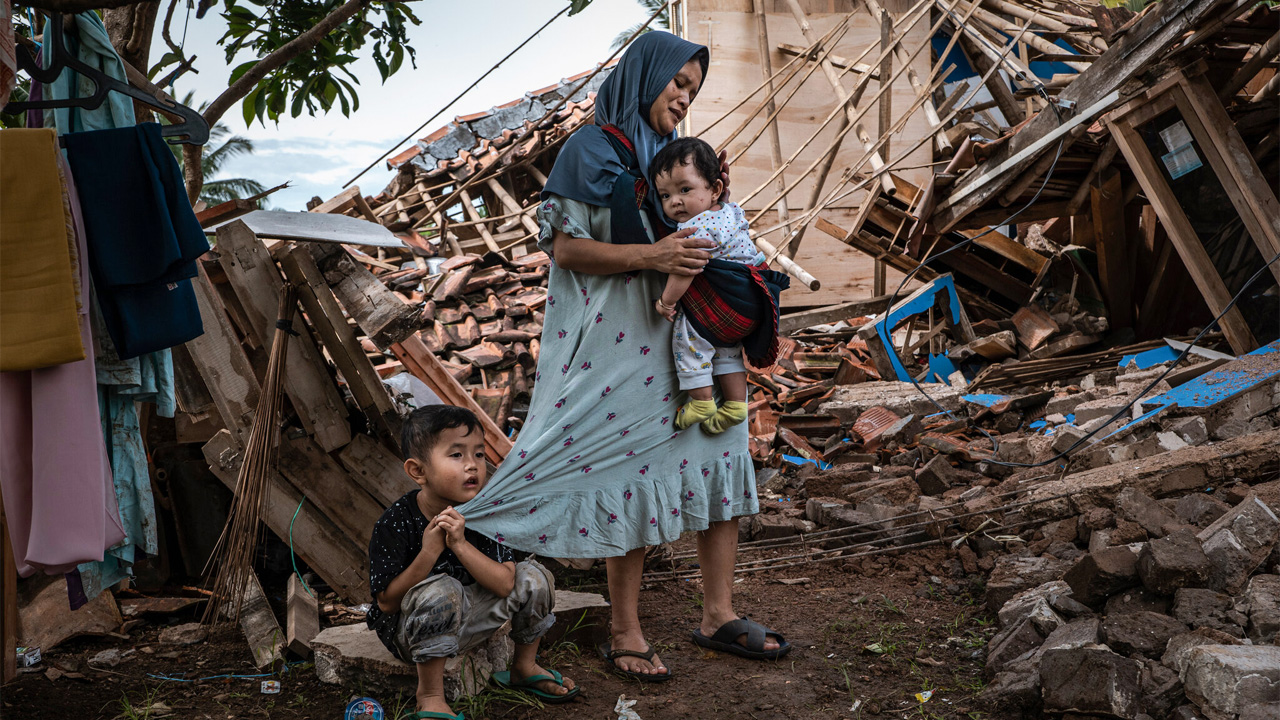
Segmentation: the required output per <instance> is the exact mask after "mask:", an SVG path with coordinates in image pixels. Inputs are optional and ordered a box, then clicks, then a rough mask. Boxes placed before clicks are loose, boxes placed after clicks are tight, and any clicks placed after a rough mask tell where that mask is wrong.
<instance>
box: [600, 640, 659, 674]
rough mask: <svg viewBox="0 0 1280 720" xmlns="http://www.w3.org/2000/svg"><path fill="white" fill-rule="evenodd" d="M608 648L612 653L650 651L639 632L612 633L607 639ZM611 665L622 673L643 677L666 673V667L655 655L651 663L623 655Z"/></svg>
mask: <svg viewBox="0 0 1280 720" xmlns="http://www.w3.org/2000/svg"><path fill="white" fill-rule="evenodd" d="M609 647H610V649H612V650H614V651H618V650H630V651H632V652H639V653H642V652H646V651H648V650H650V647H649V643H648V642H646V641H645V639H644V633H642V632H640V631H639V630H636V631H635V632H621V633H614V634H613V635H612V636H610V637H609ZM613 664H614V666H615V667H617V668H618V669H619V670H622V671H623V672H632V673H641V674H643V675H665V674H667V672H668V670H667V666H666V665H663V664H662V660H661V659H659V658H658V656H657V655H654V656H653V661H652V662H650V661H648V660H645V659H644V658H641V657H636V656H634V655H625V656H623V657H620V658H617V659H615V660H614V661H613Z"/></svg>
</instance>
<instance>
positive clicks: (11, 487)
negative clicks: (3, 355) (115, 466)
mask: <svg viewBox="0 0 1280 720" xmlns="http://www.w3.org/2000/svg"><path fill="white" fill-rule="evenodd" d="M55 155H56V156H57V161H58V165H59V171H60V173H61V175H62V183H63V192H64V195H63V201H64V202H66V203H67V204H69V206H70V210H71V218H72V225H73V228H72V233H73V234H74V236H75V247H76V249H77V252H76V256H77V257H75V258H73V261H74V262H75V265H76V267H74V268H73V270H74V272H76V273H78V275H77V278H78V281H79V291H80V297H79V305H80V307H79V313H80V337H81V340H82V341H83V343H84V347H86V348H91V347H93V337H92V334H91V332H90V329H89V292H90V288H89V262H88V254H87V250H86V247H85V236H84V223H83V221H82V219H81V217H80V200H79V198H78V197H77V195H76V189H75V183H74V182H72V180H71V169H70V168H69V167H68V166H67V164H66V161H65V160H63V158H62V154H61V153H55ZM0 493H3V497H4V510H5V516H6V519H7V521H8V524H9V539H10V541H11V542H12V543H13V555H14V559H15V560H16V561H17V565H18V574H19V575H21V576H22V577H27V576H29V575H31V574H33V573H34V572H35V571H36V570H41V571H43V572H44V573H46V574H48V575H60V574H62V573H66V572H69V571H71V570H73V569H75V567H76V566H77V565H79V564H80V563H85V562H96V561H100V560H102V557H103V553H104V551H105V550H106V549H107V548H109V547H111V546H113V545H115V544H116V543H118V542H120V541H121V540H123V539H124V535H125V533H124V528H123V527H121V525H120V511H119V508H118V506H117V505H116V494H115V486H114V484H113V483H112V478H111V463H110V460H109V459H108V457H107V450H106V446H105V444H104V442H103V439H102V424H101V420H100V418H99V414H98V380H97V375H96V372H95V369H94V362H93V353H89V354H88V357H87V358H86V359H84V360H81V361H79V362H73V363H67V364H65V365H58V366H56V367H50V368H42V369H39V370H28V371H23V372H6V373H0Z"/></svg>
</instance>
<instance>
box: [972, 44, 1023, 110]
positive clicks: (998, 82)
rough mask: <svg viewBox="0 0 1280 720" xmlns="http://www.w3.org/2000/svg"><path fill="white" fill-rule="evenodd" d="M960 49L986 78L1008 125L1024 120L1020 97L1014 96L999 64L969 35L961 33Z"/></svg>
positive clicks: (986, 83) (992, 97)
mask: <svg viewBox="0 0 1280 720" xmlns="http://www.w3.org/2000/svg"><path fill="white" fill-rule="evenodd" d="M960 50H961V52H963V53H964V55H965V57H966V58H968V59H969V64H970V65H972V66H973V69H974V70H976V71H977V72H978V74H979V75H981V76H982V77H984V78H986V79H985V80H984V82H983V84H984V85H985V86H986V88H987V92H989V93H991V99H992V101H993V102H995V104H996V108H997V109H999V110H1000V115H1001V116H1002V117H1003V118H1004V121H1005V123H1006V124H1007V125H1017V124H1018V123H1019V122H1021V121H1022V119H1023V116H1022V106H1021V105H1019V104H1018V99H1017V98H1015V97H1014V96H1013V90H1011V89H1010V88H1009V83H1008V81H1007V80H1005V79H1004V75H1002V74H1000V70H999V64H998V63H996V62H994V61H993V60H992V59H991V58H989V57H987V56H986V54H985V53H983V52H981V50H980V49H979V47H978V45H977V43H975V42H974V41H973V40H972V39H970V38H969V36H968V35H963V34H962V35H961V37H960Z"/></svg>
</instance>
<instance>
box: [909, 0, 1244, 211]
mask: <svg viewBox="0 0 1280 720" xmlns="http://www.w3.org/2000/svg"><path fill="white" fill-rule="evenodd" d="M1218 4H1219V0H1162V2H1160V3H1159V4H1157V5H1155V6H1154V7H1152V8H1150V9H1149V10H1148V12H1146V13H1145V14H1144V15H1143V17H1142V19H1141V20H1139V21H1138V22H1137V23H1136V24H1135V25H1134V26H1133V27H1132V28H1130V30H1129V32H1127V33H1125V35H1124V36H1123V37H1121V38H1120V39H1119V40H1118V41H1117V42H1116V43H1115V44H1113V45H1112V46H1111V48H1110V50H1109V51H1108V52H1106V53H1105V54H1103V56H1102V57H1100V58H1098V60H1097V61H1096V62H1094V63H1093V64H1091V65H1090V66H1089V69H1088V70H1085V71H1084V72H1083V73H1081V74H1080V75H1079V77H1077V78H1076V79H1075V81H1073V82H1072V83H1071V84H1070V85H1069V86H1067V87H1066V88H1064V89H1063V90H1062V92H1061V93H1059V94H1058V100H1059V102H1062V101H1069V102H1073V103H1075V106H1076V108H1077V111H1078V112H1081V113H1083V112H1085V111H1086V110H1087V109H1089V108H1092V107H1093V106H1095V105H1097V104H1098V103H1099V102H1100V101H1103V100H1104V99H1106V98H1108V97H1109V96H1111V95H1112V94H1113V93H1115V92H1116V91H1117V90H1118V89H1119V88H1120V87H1121V86H1122V85H1124V84H1125V83H1126V82H1128V81H1129V80H1130V79H1131V78H1133V77H1134V76H1135V75H1137V74H1138V73H1140V72H1144V71H1146V70H1148V69H1150V68H1151V67H1152V65H1153V64H1154V62H1155V61H1156V60H1157V58H1159V57H1160V56H1161V55H1162V54H1163V53H1164V52H1165V50H1166V49H1167V48H1168V47H1169V46H1170V45H1172V44H1173V43H1174V42H1175V41H1176V40H1178V39H1180V38H1181V37H1182V36H1183V34H1184V33H1186V32H1187V31H1188V30H1190V29H1192V28H1194V27H1196V26H1197V25H1198V24H1199V22H1200V20H1201V19H1202V18H1203V17H1205V15H1206V14H1208V13H1209V12H1210V11H1212V10H1213V9H1214V7H1215V6H1217V5H1218ZM1068 124H1069V123H1061V122H1059V121H1058V119H1057V116H1056V115H1055V114H1054V113H1052V112H1043V111H1042V112H1040V113H1039V114H1037V115H1036V116H1035V117H1034V118H1032V120H1031V122H1030V123H1028V124H1027V125H1026V126H1025V127H1023V128H1022V129H1021V130H1019V131H1018V132H1017V133H1016V134H1014V135H1013V137H1011V138H1009V141H1008V142H1007V143H1005V144H1004V145H1002V146H1001V147H1000V148H998V149H997V150H996V152H994V153H993V154H992V156H991V157H990V158H988V159H987V161H986V162H985V163H983V164H982V165H981V166H979V169H978V170H977V171H976V172H977V173H979V175H978V176H976V180H975V181H974V182H975V183H976V184H971V183H964V187H962V188H957V192H959V191H965V192H967V197H965V198H964V199H963V200H962V201H959V202H954V203H953V202H949V201H948V202H945V203H941V204H940V205H939V209H938V210H937V211H936V212H935V214H934V216H933V221H934V223H935V225H936V226H937V227H938V228H939V229H940V230H944V231H945V230H949V229H950V228H951V226H952V225H953V224H954V223H955V222H956V221H957V220H959V219H960V218H962V217H964V216H965V215H967V214H968V213H970V212H972V211H973V210H974V209H975V208H978V207H982V206H983V205H985V204H986V203H987V201H989V200H991V199H992V198H994V197H996V196H998V195H999V193H1000V192H1002V191H1003V190H1004V188H1005V187H1006V186H1008V185H1009V184H1010V183H1012V182H1013V181H1014V180H1015V179H1016V178H1017V176H1018V173H1016V172H998V173H986V172H985V171H984V170H983V168H995V167H999V166H1000V165H1001V164H1002V163H1004V162H1005V161H1006V160H1008V159H1010V158H1013V157H1015V156H1017V155H1019V154H1020V153H1022V152H1023V151H1024V150H1026V149H1028V148H1029V147H1031V146H1032V145H1035V144H1037V143H1039V142H1040V141H1041V140H1043V139H1044V138H1046V137H1047V136H1048V135H1049V134H1051V133H1052V132H1054V131H1059V130H1063V128H1066V126H1067V125H1068ZM1063 131H1064V130H1063ZM1052 147H1053V146H1052V144H1048V145H1046V146H1044V147H1042V148H1040V149H1039V150H1037V152H1036V154H1033V155H1031V156H1030V157H1027V158H1026V159H1025V160H1024V161H1023V163H1024V164H1023V165H1022V166H1021V167H1029V166H1030V165H1032V164H1034V163H1035V161H1036V157H1037V156H1038V154H1039V153H1041V152H1047V151H1051V148H1052ZM954 195H955V193H953V196H954Z"/></svg>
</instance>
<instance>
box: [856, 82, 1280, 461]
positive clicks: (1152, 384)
mask: <svg viewBox="0 0 1280 720" xmlns="http://www.w3.org/2000/svg"><path fill="white" fill-rule="evenodd" d="M1049 107H1050V108H1052V109H1053V112H1054V115H1056V116H1057V118H1058V121H1059V122H1061V121H1062V114H1061V112H1059V110H1058V107H1057V105H1056V104H1050V105H1049ZM1065 142H1066V137H1065V136H1064V137H1063V138H1062V139H1060V140H1058V147H1057V150H1056V151H1055V152H1054V157H1053V162H1052V163H1051V164H1050V165H1049V170H1048V171H1047V172H1046V173H1045V176H1044V180H1043V181H1041V183H1040V187H1039V188H1038V189H1037V190H1036V192H1035V195H1033V196H1032V197H1031V199H1030V200H1028V201H1027V203H1026V204H1025V205H1023V206H1022V207H1021V208H1019V209H1018V210H1017V211H1016V212H1014V213H1013V214H1012V215H1010V216H1009V217H1007V218H1005V219H1004V220H1003V221H1002V222H1000V223H996V224H992V226H991V227H990V228H988V229H987V230H985V231H983V232H981V233H979V234H977V235H974V236H973V237H970V238H967V239H965V240H964V241H962V242H959V243H957V244H955V245H953V246H951V247H949V248H947V249H946V250H944V251H942V252H940V253H938V254H937V255H933V256H930V257H928V258H925V259H924V260H922V261H921V262H920V264H919V265H917V266H916V267H915V268H912V270H911V272H909V273H907V274H906V275H905V276H904V277H903V278H902V282H900V283H899V284H898V287H897V288H896V289H894V291H893V293H892V294H891V295H890V296H889V303H888V306H889V307H890V308H892V307H893V306H894V304H895V303H896V302H897V300H898V297H899V296H900V295H901V293H902V289H903V288H904V287H905V286H906V284H907V283H908V282H910V281H911V278H913V277H915V275H916V273H918V272H919V271H920V270H921V269H922V268H923V267H924V266H925V265H927V264H929V263H930V262H932V261H934V260H937V259H938V258H941V257H944V256H946V255H948V254H949V253H952V252H955V251H957V250H960V249H962V248H965V247H968V246H969V245H972V244H973V243H974V241H976V240H978V239H979V238H982V237H984V236H986V235H989V234H990V233H993V232H995V231H996V228H998V227H1002V226H1004V225H1008V224H1010V223H1012V222H1013V221H1014V219H1015V218H1017V217H1018V216H1019V215H1021V214H1022V213H1023V212H1025V211H1026V210H1027V209H1028V208H1030V207H1031V206H1032V205H1034V204H1035V202H1036V200H1038V199H1039V198H1040V194H1041V193H1042V192H1044V188H1045V186H1046V185H1048V183H1049V179H1050V178H1052V177H1053V172H1054V169H1055V168H1057V166H1058V161H1059V160H1060V159H1061V158H1062V149H1063V145H1064V143H1065ZM1276 260H1280V253H1276V254H1275V255H1274V256H1272V258H1271V259H1270V260H1268V261H1266V262H1265V263H1263V265H1262V267H1261V268H1259V269H1258V271H1257V272H1255V273H1254V274H1253V276H1252V277H1250V278H1249V280H1248V281H1247V282H1246V283H1245V284H1244V287H1242V288H1240V291H1239V292H1237V293H1236V294H1235V296H1234V297H1232V298H1231V302H1229V303H1227V306H1226V307H1224V308H1223V309H1222V311H1221V312H1220V313H1218V315H1217V317H1215V318H1214V319H1213V320H1212V321H1211V322H1209V323H1208V324H1207V325H1205V327H1204V329H1203V330H1201V331H1200V334H1199V335H1196V337H1195V339H1194V340H1192V341H1191V342H1190V343H1188V344H1187V347H1185V348H1183V350H1182V352H1181V353H1179V355H1178V357H1177V358H1175V359H1174V360H1173V362H1172V363H1170V364H1169V367H1168V368H1167V369H1166V370H1165V371H1164V372H1163V373H1161V374H1160V376H1159V377H1157V378H1155V379H1154V380H1152V381H1151V382H1150V383H1149V384H1148V385H1147V386H1146V387H1145V388H1143V389H1142V391H1141V392H1138V393H1134V396H1133V399H1131V400H1130V401H1129V402H1128V403H1126V404H1125V406H1124V407H1123V408H1121V409H1120V410H1118V411H1117V412H1116V413H1115V414H1114V415H1112V416H1111V417H1110V418H1109V419H1108V420H1107V421H1106V422H1105V423H1102V424H1100V425H1099V426H1098V427H1096V428H1094V429H1093V430H1090V431H1089V432H1088V433H1086V434H1085V435H1084V436H1082V437H1080V438H1079V439H1077V440H1076V441H1075V442H1074V443H1073V444H1072V445H1071V446H1070V447H1068V448H1067V449H1065V450H1063V451H1062V452H1059V453H1058V454H1057V455H1054V456H1053V457H1051V458H1049V459H1047V460H1042V461H1040V462H1035V463H1016V462H1008V461H1004V460H998V459H996V458H995V453H996V452H997V451H998V450H999V449H1000V444H999V442H998V441H997V440H996V439H995V437H993V436H992V435H991V434H990V433H988V432H987V431H986V430H985V429H984V428H982V427H979V426H977V425H972V424H970V426H971V427H973V428H974V429H975V430H977V431H978V432H980V433H982V435H983V437H985V438H986V439H988V440H990V441H991V447H992V450H991V452H992V457H990V458H988V459H984V460H983V462H986V463H990V464H992V465H999V466H1002V467H1015V468H1036V467H1044V466H1045V465H1050V464H1053V463H1055V462H1057V461H1058V460H1059V459H1062V458H1066V457H1068V456H1070V455H1071V454H1072V453H1074V452H1075V451H1076V449H1077V448H1079V447H1081V446H1082V445H1084V444H1085V443H1086V442H1088V441H1089V440H1090V439H1091V438H1093V436H1094V435H1097V434H1098V433H1099V432H1101V431H1102V430H1103V429H1105V428H1107V427H1110V425H1111V423H1113V422H1115V421H1116V420H1118V419H1120V418H1121V417H1123V416H1125V415H1127V414H1128V413H1129V410H1130V409H1131V408H1132V407H1133V406H1134V405H1135V404H1137V402H1138V401H1139V400H1140V399H1142V398H1143V397H1144V396H1145V395H1146V394H1147V393H1148V392H1150V390H1151V388H1153V387H1155V386H1156V385H1157V384H1158V383H1159V382H1160V381H1161V380H1163V379H1164V378H1165V376H1167V375H1168V374H1169V373H1171V372H1173V370H1174V368H1176V367H1178V365H1179V364H1180V363H1181V362H1182V361H1183V360H1184V359H1186V357H1187V355H1188V354H1190V352H1191V348H1192V347H1194V346H1195V345H1196V343H1198V342H1199V341H1200V339H1201V338H1203V337H1204V336H1205V335H1207V334H1208V333H1209V331H1210V330H1212V329H1213V328H1214V327H1215V326H1217V324H1218V322H1219V321H1220V320H1221V319H1222V318H1223V316H1225V315H1226V314H1227V313H1228V312H1230V311H1231V309H1232V308H1234V307H1235V305H1236V303H1237V302H1239V300H1240V298H1241V297H1243V296H1244V293H1245V291H1247V290H1248V289H1249V288H1250V287H1252V286H1253V284H1254V283H1255V282H1257V280H1258V278H1259V277H1261V276H1262V274H1263V273H1264V272H1266V271H1267V268H1269V267H1270V266H1271V265H1272V264H1273V263H1275V262H1276ZM881 322H882V323H887V322H888V317H887V315H886V317H885V319H884V320H881ZM884 329H885V334H886V336H887V335H888V334H889V333H890V332H892V328H889V327H887V326H886V327H885V328H884ZM885 350H886V351H888V352H889V353H890V354H891V355H892V356H893V357H894V358H896V359H897V360H898V363H899V364H900V365H902V366H903V367H904V368H905V367H906V363H904V362H903V361H902V357H901V356H900V355H898V351H897V350H896V349H895V348H894V347H893V346H892V343H889V344H888V347H886V348H885ZM907 379H908V380H909V381H910V382H911V384H912V385H913V386H914V387H915V389H916V391H917V392H919V393H920V394H921V395H923V396H924V397H925V399H926V400H928V401H929V402H930V403H932V404H933V406H934V407H936V408H938V410H939V411H940V412H941V413H945V414H946V415H947V417H950V418H952V419H954V420H958V419H960V418H958V417H957V416H956V414H955V413H954V412H952V411H951V410H948V409H947V408H944V407H943V406H942V405H940V404H939V403H938V401H937V400H934V399H933V396H931V395H930V394H929V393H928V392H926V391H925V389H924V388H922V387H920V383H919V381H917V380H916V378H915V377H914V376H913V375H911V373H907Z"/></svg>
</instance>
